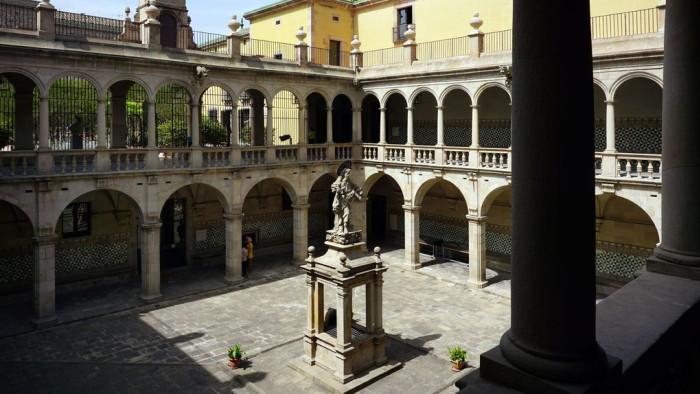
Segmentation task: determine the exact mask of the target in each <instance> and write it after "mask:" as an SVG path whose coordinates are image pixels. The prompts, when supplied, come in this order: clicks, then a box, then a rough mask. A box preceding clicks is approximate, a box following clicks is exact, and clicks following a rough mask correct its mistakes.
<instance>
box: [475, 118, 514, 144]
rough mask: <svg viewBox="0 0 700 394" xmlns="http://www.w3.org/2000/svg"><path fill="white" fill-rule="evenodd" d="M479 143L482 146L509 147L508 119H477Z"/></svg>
mask: <svg viewBox="0 0 700 394" xmlns="http://www.w3.org/2000/svg"><path fill="white" fill-rule="evenodd" d="M479 145H480V146H483V147H484V148H508V147H510V119H502V120H495V119H487V120H481V121H479Z"/></svg>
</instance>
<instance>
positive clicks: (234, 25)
mask: <svg viewBox="0 0 700 394" xmlns="http://www.w3.org/2000/svg"><path fill="white" fill-rule="evenodd" d="M237 18H238V16H237V15H236V14H233V16H232V17H231V20H230V21H228V23H227V25H228V28H229V29H231V32H232V33H236V32H237V31H238V29H239V28H240V27H241V22H239V21H238V20H237Z"/></svg>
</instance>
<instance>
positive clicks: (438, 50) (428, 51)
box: [416, 36, 469, 60]
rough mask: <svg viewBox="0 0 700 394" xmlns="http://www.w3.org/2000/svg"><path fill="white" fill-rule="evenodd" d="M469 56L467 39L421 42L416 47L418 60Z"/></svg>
mask: <svg viewBox="0 0 700 394" xmlns="http://www.w3.org/2000/svg"><path fill="white" fill-rule="evenodd" d="M468 54H469V37H467V36H464V37H456V38H447V39H444V40H437V41H430V42H421V43H418V45H417V46H416V56H417V57H418V60H430V59H442V58H447V57H456V56H463V55H468Z"/></svg>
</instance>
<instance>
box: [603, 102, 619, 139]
mask: <svg viewBox="0 0 700 394" xmlns="http://www.w3.org/2000/svg"><path fill="white" fill-rule="evenodd" d="M605 104H606V105H605V150H606V151H608V152H615V151H617V149H615V101H613V100H605Z"/></svg>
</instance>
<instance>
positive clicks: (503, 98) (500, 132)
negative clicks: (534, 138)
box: [478, 86, 511, 148]
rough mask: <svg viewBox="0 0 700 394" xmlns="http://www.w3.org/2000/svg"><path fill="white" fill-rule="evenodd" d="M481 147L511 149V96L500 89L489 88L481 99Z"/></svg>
mask: <svg viewBox="0 0 700 394" xmlns="http://www.w3.org/2000/svg"><path fill="white" fill-rule="evenodd" d="M478 105H479V146H483V147H484V148H509V147H510V144H511V142H510V141H511V140H510V136H511V130H510V96H509V95H508V93H506V91H505V90H503V89H502V88H500V87H495V86H494V87H489V88H487V89H486V90H484V92H483V93H482V94H481V96H480V97H479V103H478Z"/></svg>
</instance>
